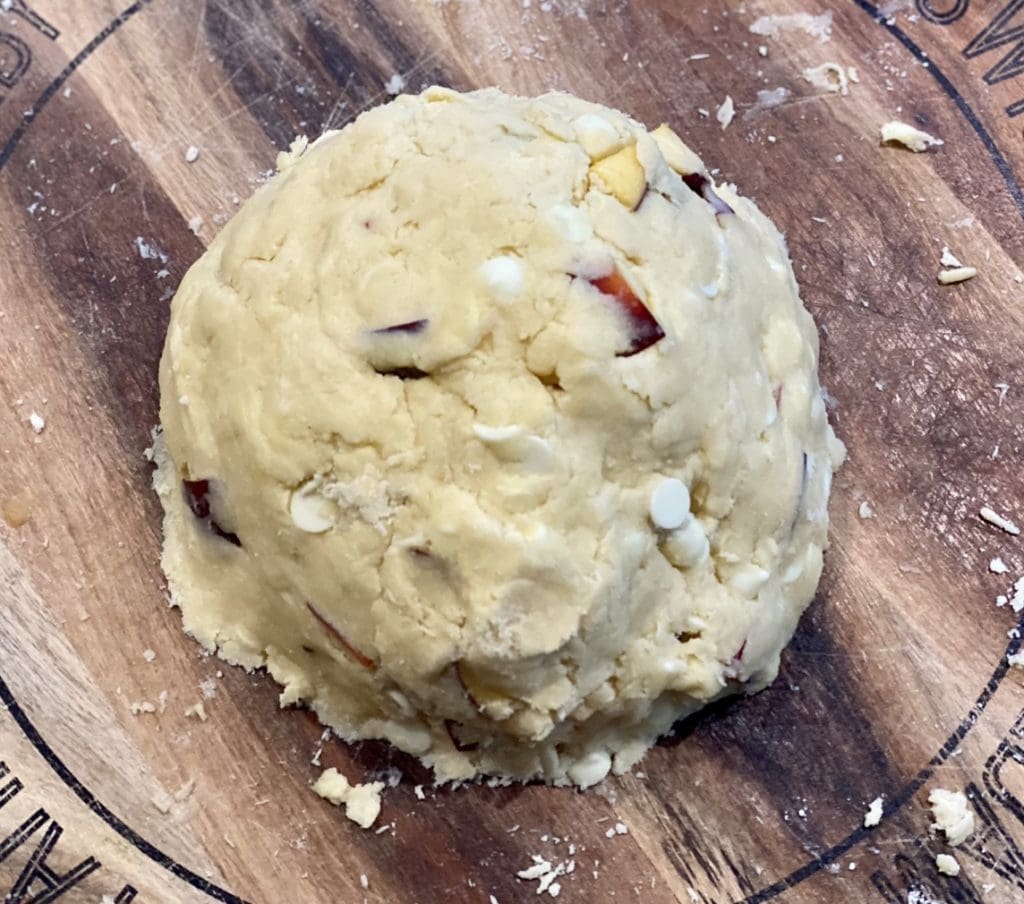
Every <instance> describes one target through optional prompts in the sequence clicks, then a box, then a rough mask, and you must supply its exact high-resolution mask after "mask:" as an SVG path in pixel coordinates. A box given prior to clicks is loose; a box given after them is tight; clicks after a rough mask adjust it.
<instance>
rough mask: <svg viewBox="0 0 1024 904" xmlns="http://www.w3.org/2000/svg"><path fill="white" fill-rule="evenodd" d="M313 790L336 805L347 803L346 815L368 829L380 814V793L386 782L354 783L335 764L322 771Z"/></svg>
mask: <svg viewBox="0 0 1024 904" xmlns="http://www.w3.org/2000/svg"><path fill="white" fill-rule="evenodd" d="M313 790H314V791H315V792H316V793H317V794H319V795H320V796H321V797H322V798H323V799H324V800H326V801H329V802H330V803H332V804H334V805H335V806H336V807H337V806H340V805H341V804H344V805H345V815H346V816H347V817H348V818H349V819H351V820H352V822H354V823H356V825H358V826H360V827H361V828H364V829H368V828H370V826H372V825H373V824H374V822H375V821H376V820H377V817H378V816H379V815H380V793H381V791H383V790H384V782H367V783H365V784H362V785H352V784H350V783H349V780H348V779H347V778H345V776H344V775H342V774H341V773H340V772H338V770H337V769H335V768H334V767H333V766H332V767H331V768H330V769H326V770H325V771H324V772H323V773H321V775H320V778H318V779H317V780H316V782H314V784H313Z"/></svg>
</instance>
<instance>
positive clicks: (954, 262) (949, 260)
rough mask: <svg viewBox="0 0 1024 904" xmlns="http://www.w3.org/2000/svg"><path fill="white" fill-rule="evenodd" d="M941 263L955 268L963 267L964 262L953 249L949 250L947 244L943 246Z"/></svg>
mask: <svg viewBox="0 0 1024 904" xmlns="http://www.w3.org/2000/svg"><path fill="white" fill-rule="evenodd" d="M939 263H940V264H942V266H943V267H949V268H955V267H962V266H963V262H962V261H961V260H960V258H958V257H957V256H956V255H955V254H954V253H953V252H952V251H950V250H949V247H948V246H947V245H943V246H942V257H941V258H940V259H939Z"/></svg>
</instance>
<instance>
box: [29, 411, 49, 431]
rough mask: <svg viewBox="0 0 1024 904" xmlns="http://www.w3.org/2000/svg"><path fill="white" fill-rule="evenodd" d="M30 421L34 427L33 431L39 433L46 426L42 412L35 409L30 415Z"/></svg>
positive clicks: (30, 424)
mask: <svg viewBox="0 0 1024 904" xmlns="http://www.w3.org/2000/svg"><path fill="white" fill-rule="evenodd" d="M28 422H29V426H31V427H32V430H33V432H34V433H37V434H39V433H42V432H43V430H44V428H45V427H46V420H45V419H44V418H43V416H42V415H41V414H39V413H38V412H36V411H33V412H32V413H31V414H30V415H29V416H28Z"/></svg>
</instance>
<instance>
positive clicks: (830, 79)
mask: <svg viewBox="0 0 1024 904" xmlns="http://www.w3.org/2000/svg"><path fill="white" fill-rule="evenodd" d="M850 72H851V73H853V74H854V79H851V78H850V76H849V75H848V74H847V70H846V69H844V68H843V67H842V66H840V65H839V64H838V63H833V62H827V63H822V64H821V65H820V66H814V67H812V68H810V69H805V70H804V71H803V73H802V75H803V77H804V81H805V82H808V83H809V84H811V85H814V87H815V88H820V89H821V90H822V91H829V92H831V93H833V94H842V95H843V96H844V97H845V96H846V95H847V94H849V93H850V82H851V81H854V80H855V79H856V70H855V69H851V70H850Z"/></svg>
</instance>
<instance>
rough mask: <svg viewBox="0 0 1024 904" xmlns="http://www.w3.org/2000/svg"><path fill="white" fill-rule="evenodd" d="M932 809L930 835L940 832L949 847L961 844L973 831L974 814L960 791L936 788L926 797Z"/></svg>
mask: <svg viewBox="0 0 1024 904" xmlns="http://www.w3.org/2000/svg"><path fill="white" fill-rule="evenodd" d="M928 803H929V804H931V808H932V825H931V829H930V831H931V833H932V834H933V835H935V834H936V833H937V832H942V833H943V834H944V835H945V836H946V841H947V842H948V843H949V845H950V846H951V847H956V846H957V845H959V844H963V842H965V841H966V840H967V839H968V838H969V837H970V836H971V833H972V832H973V831H974V814H973V813H972V812H971V810H970V808H969V806H968V803H967V797H966V796H965V795H964V794H963V793H962V792H960V791H947V790H945V789H944V788H936V789H935V790H934V791H932V792H931V793H930V794H929V795H928Z"/></svg>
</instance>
